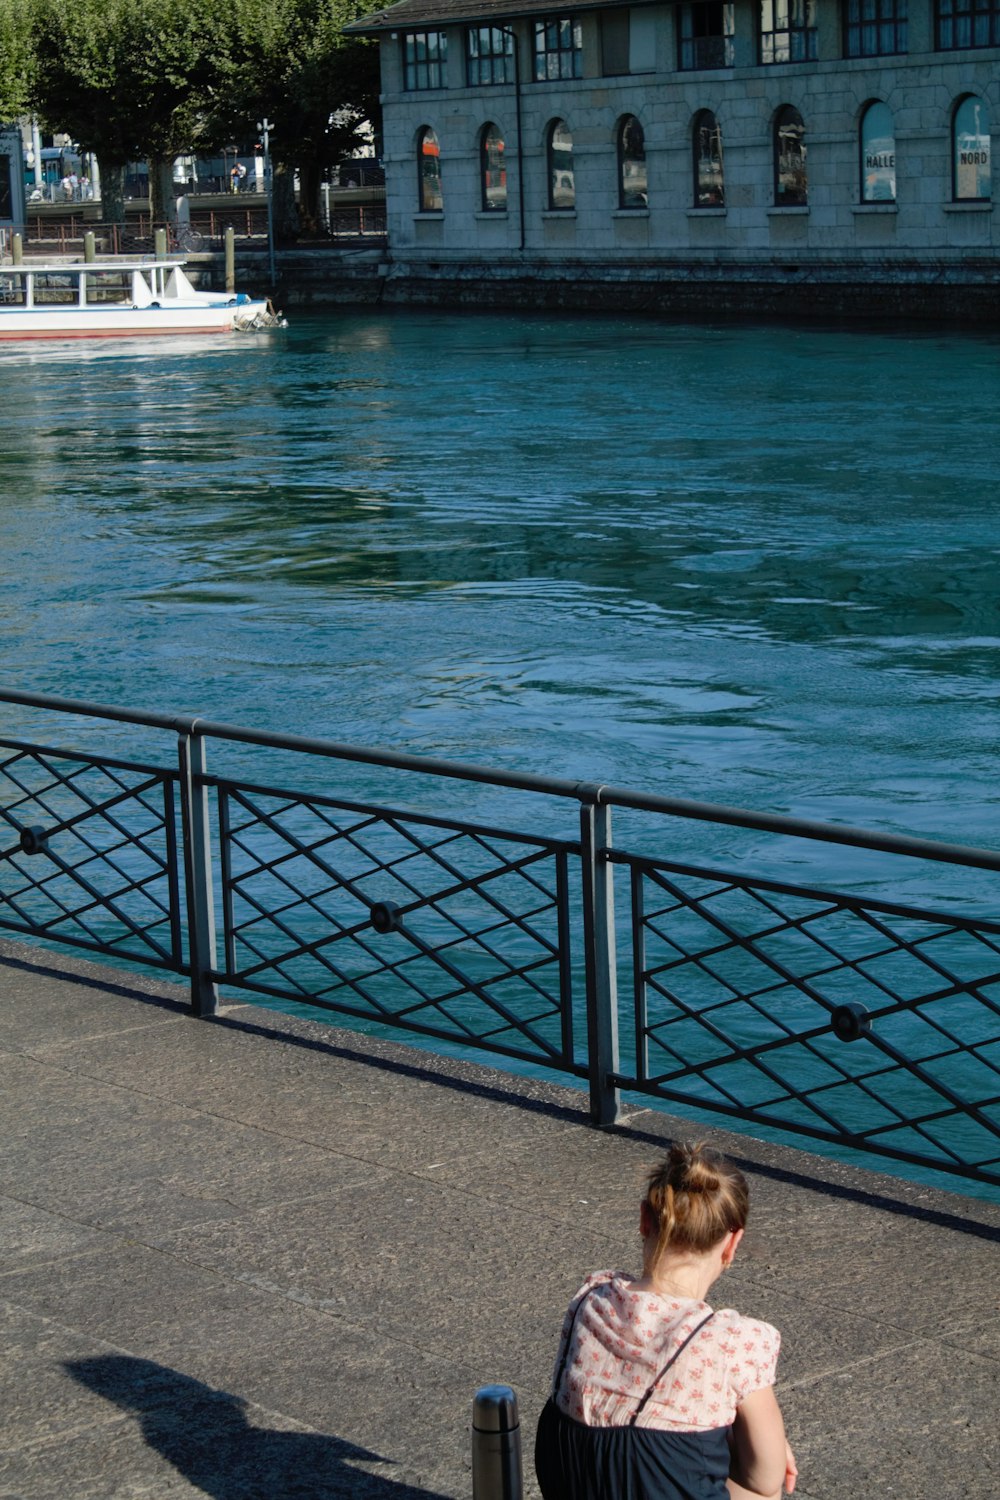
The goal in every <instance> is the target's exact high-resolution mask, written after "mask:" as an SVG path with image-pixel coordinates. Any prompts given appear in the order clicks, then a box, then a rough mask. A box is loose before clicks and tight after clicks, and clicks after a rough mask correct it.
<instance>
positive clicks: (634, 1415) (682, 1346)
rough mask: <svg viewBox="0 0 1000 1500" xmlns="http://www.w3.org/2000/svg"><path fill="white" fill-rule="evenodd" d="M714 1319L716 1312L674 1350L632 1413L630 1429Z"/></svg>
mask: <svg viewBox="0 0 1000 1500" xmlns="http://www.w3.org/2000/svg"><path fill="white" fill-rule="evenodd" d="M714 1317H715V1314H714V1312H710V1313H709V1315H708V1317H707V1318H702V1320H701V1322H700V1323H696V1324H695V1326H694V1328H692V1330H691V1332H690V1333H689V1334H688V1336H687V1338H686V1339H685V1340H684V1342H683V1343H682V1344H680V1345H679V1346H678V1347H677V1348H676V1349H675V1350H674V1352H673V1354H671V1356H670V1358H669V1359H668V1360H667V1362H666V1364H665V1365H664V1366H663V1369H662V1370H661V1371H660V1373H659V1375H657V1377H656V1379H655V1380H654V1381H653V1383H652V1385H651V1386H650V1387H649V1390H648V1391H647V1392H646V1394H645V1395H644V1396H643V1398H642V1400H641V1401H640V1402H639V1405H638V1406H637V1407H636V1409H635V1411H634V1412H633V1413H632V1416H631V1417H630V1418H629V1423H628V1425H629V1426H630V1427H634V1426H635V1424H636V1422H637V1420H638V1418H639V1415H640V1413H641V1412H642V1410H643V1408H644V1407H645V1405H646V1402H647V1401H648V1400H649V1398H650V1396H651V1395H652V1394H653V1392H654V1391H655V1390H656V1387H657V1386H658V1385H659V1383H660V1381H661V1380H662V1379H663V1377H664V1375H665V1374H666V1373H667V1371H668V1370H669V1369H670V1367H671V1365H672V1364H673V1363H674V1361H675V1360H677V1359H679V1358H680V1356H681V1355H682V1354H683V1353H684V1350H685V1349H686V1348H687V1346H688V1344H690V1342H691V1340H692V1339H693V1338H694V1337H695V1335H696V1334H699V1333H700V1332H701V1330H702V1329H703V1328H704V1326H705V1324H706V1323H710V1322H711V1321H712V1319H713V1318H714Z"/></svg>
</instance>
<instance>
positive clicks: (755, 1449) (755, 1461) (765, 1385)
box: [535, 1145, 797, 1500]
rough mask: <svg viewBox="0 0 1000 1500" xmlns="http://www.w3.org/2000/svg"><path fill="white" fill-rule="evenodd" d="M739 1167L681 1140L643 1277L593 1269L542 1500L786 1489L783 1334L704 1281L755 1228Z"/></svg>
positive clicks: (659, 1203) (553, 1402)
mask: <svg viewBox="0 0 1000 1500" xmlns="http://www.w3.org/2000/svg"><path fill="white" fill-rule="evenodd" d="M748 1208H749V1195H748V1192H747V1184H746V1179H745V1178H744V1177H743V1174H742V1173H741V1172H739V1171H737V1169H736V1168H735V1167H734V1166H732V1164H731V1163H729V1162H727V1161H726V1160H725V1158H724V1157H722V1156H720V1155H719V1154H718V1153H717V1152H714V1151H710V1150H709V1149H707V1148H706V1147H704V1146H701V1145H694V1146H691V1145H676V1146H673V1147H672V1148H671V1151H670V1154H669V1156H668V1157H667V1159H666V1161H665V1162H664V1163H663V1164H662V1166H660V1167H657V1168H656V1170H655V1171H653V1172H652V1173H651V1174H650V1178H649V1186H648V1188H647V1191H646V1196H645V1198H644V1199H643V1201H642V1204H641V1206H640V1209H639V1233H640V1235H641V1236H642V1249H643V1269H642V1275H641V1276H638V1277H631V1276H627V1275H625V1274H624V1273H622V1272H612V1271H602V1272H598V1273H597V1274H596V1275H593V1276H589V1277H588V1278H587V1280H586V1281H585V1282H584V1284H583V1286H582V1287H581V1288H580V1290H579V1292H578V1293H577V1294H576V1296H575V1297H574V1298H573V1301H572V1302H571V1303H570V1305H569V1309H568V1311H567V1313H566V1319H565V1321H564V1323H563V1330H562V1337H561V1339H560V1343H559V1353H558V1356H557V1358H556V1368H555V1379H554V1383H553V1391H552V1396H551V1397H550V1399H549V1401H548V1402H547V1403H546V1406H545V1409H544V1411H543V1412H542V1416H541V1419H540V1421H539V1424H538V1435H537V1437H536V1440H535V1470H536V1473H537V1475H538V1482H539V1485H540V1487H541V1491H542V1495H543V1496H544V1500H761V1497H766V1500H779V1497H780V1495H781V1488H782V1483H784V1485H785V1487H786V1488H787V1490H788V1491H789V1492H791V1491H792V1490H793V1489H794V1487H795V1477H796V1473H797V1470H796V1467H795V1459H794V1457H793V1456H792V1450H791V1449H790V1448H789V1446H788V1444H787V1442H786V1441H785V1429H784V1424H783V1422H782V1419H781V1411H780V1409H779V1407H778V1403H777V1401H776V1399H775V1395H774V1378H775V1368H776V1365H777V1361H778V1347H779V1344H780V1336H779V1334H778V1331H777V1329H775V1328H772V1327H771V1326H770V1324H768V1323H758V1322H756V1321H754V1320H753V1319H751V1318H744V1317H742V1316H741V1315H740V1314H739V1313H738V1312H734V1311H733V1310H732V1309H731V1308H722V1309H720V1310H719V1311H716V1312H713V1311H712V1309H711V1307H709V1305H708V1303H707V1302H706V1301H705V1298H706V1296H707V1295H708V1291H709V1288H710V1287H711V1286H712V1285H713V1284H714V1283H715V1282H716V1281H717V1280H718V1278H719V1276H720V1275H721V1274H722V1272H723V1271H725V1270H727V1269H728V1268H729V1266H731V1265H732V1263H733V1256H734V1255H735V1254H736V1249H737V1246H738V1245H739V1243H740V1240H741V1239H742V1238H743V1230H744V1228H745V1226H746V1221H747V1211H748Z"/></svg>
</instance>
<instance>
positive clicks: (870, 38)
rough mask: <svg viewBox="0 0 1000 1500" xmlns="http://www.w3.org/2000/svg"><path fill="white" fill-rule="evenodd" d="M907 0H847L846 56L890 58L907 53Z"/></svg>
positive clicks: (845, 21)
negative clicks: (898, 53) (900, 53)
mask: <svg viewBox="0 0 1000 1500" xmlns="http://www.w3.org/2000/svg"><path fill="white" fill-rule="evenodd" d="M906 30H907V28H906V0H847V4H846V9H845V11H844V56H845V57H891V56H892V54H893V53H895V52H905V51H906Z"/></svg>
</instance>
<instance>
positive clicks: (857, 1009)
mask: <svg viewBox="0 0 1000 1500" xmlns="http://www.w3.org/2000/svg"><path fill="white" fill-rule="evenodd" d="M830 1025H831V1026H832V1027H833V1033H834V1036H836V1037H837V1039H838V1041H841V1042H856V1041H858V1040H859V1039H860V1038H861V1037H863V1036H868V1035H869V1033H870V1032H871V1029H872V1022H871V1016H870V1015H869V1013H868V1011H867V1010H866V1008H865V1007H864V1006H863V1005H862V1004H861V1002H860V1001H859V1000H850V1001H848V1003H847V1004H846V1005H838V1006H837V1008H836V1010H834V1011H832V1012H831V1014H830Z"/></svg>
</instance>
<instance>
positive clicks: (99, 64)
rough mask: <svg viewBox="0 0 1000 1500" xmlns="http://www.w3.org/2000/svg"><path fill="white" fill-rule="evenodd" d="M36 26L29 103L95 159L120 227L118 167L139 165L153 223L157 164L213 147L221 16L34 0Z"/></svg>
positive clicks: (193, 9) (197, 8) (114, 0)
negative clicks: (143, 165) (144, 171)
mask: <svg viewBox="0 0 1000 1500" xmlns="http://www.w3.org/2000/svg"><path fill="white" fill-rule="evenodd" d="M5 3H11V0H0V4H5ZM34 24H35V38H36V49H37V66H36V71H35V76H34V81H33V97H34V107H35V109H36V111H37V113H38V114H39V115H40V116H41V117H42V118H43V119H44V120H45V122H46V124H47V125H48V126H49V127H50V128H51V129H56V130H63V131H66V132H67V133H68V134H69V135H70V136H71V137H72V138H73V140H74V141H76V142H77V143H78V144H79V145H80V146H81V147H82V148H83V149H84V150H85V151H93V152H94V153H95V154H96V156H97V158H98V160H99V161H100V164H101V182H102V201H103V208H104V217H105V218H106V219H107V220H108V221H109V222H110V223H121V222H123V220H124V216H125V200H124V180H125V168H126V166H127V164H128V163H129V162H131V161H139V160H144V159H148V160H149V161H150V163H151V171H150V183H151V186H152V189H153V194H154V198H153V215H154V218H163V217H165V216H166V215H165V212H164V209H165V204H164V202H163V201H162V198H161V199H160V201H159V202H158V201H157V190H158V186H159V191H160V192H161V193H162V176H161V174H159V173H158V172H157V171H156V167H157V165H158V164H160V163H163V162H170V161H172V159H173V158H174V157H175V156H179V155H181V154H184V153H191V154H195V155H196V154H198V152H199V151H204V150H207V149H208V148H209V147H210V146H212V145H214V144H215V142H214V141H213V140H212V139H211V137H210V128H209V121H210V120H211V119H212V118H213V114H214V110H215V105H216V101H217V95H218V90H219V88H220V85H221V83H222V80H223V79H224V78H225V77H226V75H227V73H228V67H227V63H226V37H225V35H224V34H222V32H221V30H220V25H219V20H218V18H217V17H214V16H212V17H210V16H209V13H208V11H207V9H206V7H205V6H204V5H203V4H201V3H200V0H157V3H156V4H155V5H153V4H150V3H149V0H80V3H77V4H74V5H73V6H72V7H71V8H70V7H66V6H64V5H63V4H62V3H61V0H38V9H37V15H36V17H35V23H34Z"/></svg>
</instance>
